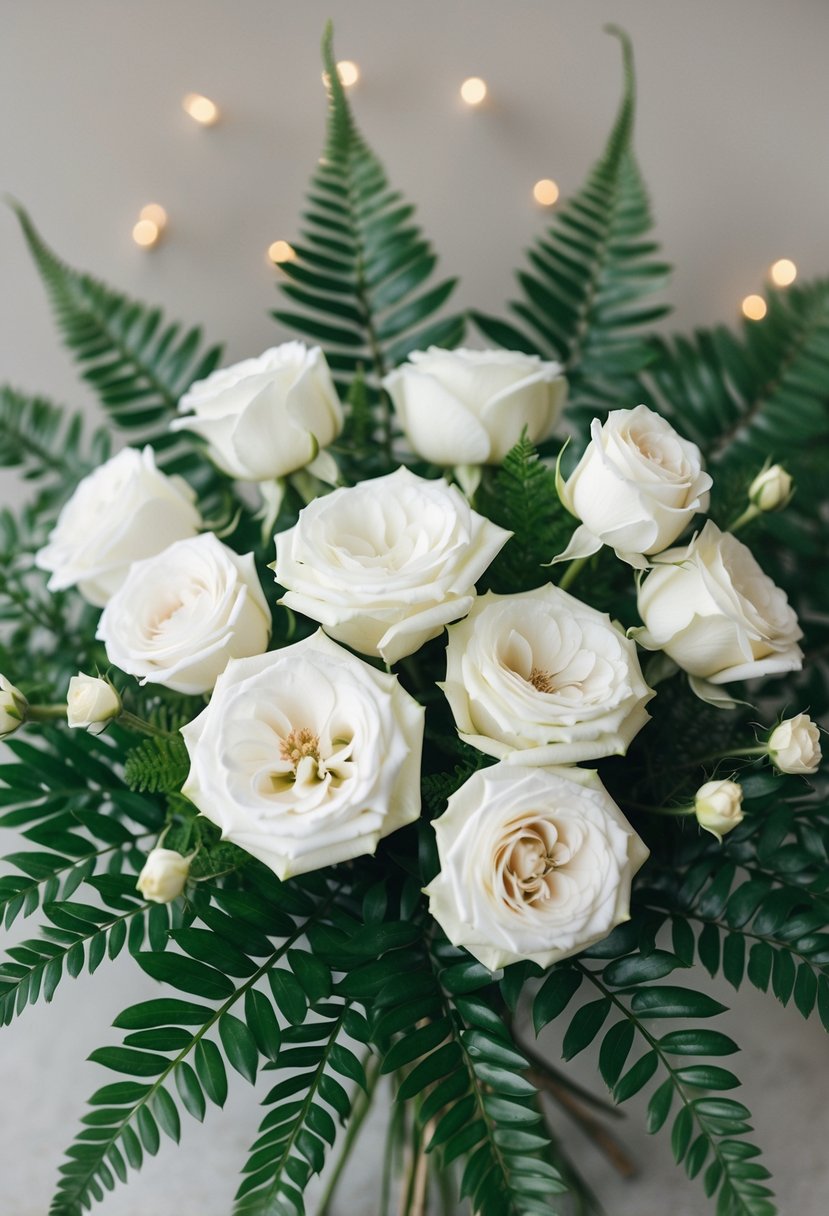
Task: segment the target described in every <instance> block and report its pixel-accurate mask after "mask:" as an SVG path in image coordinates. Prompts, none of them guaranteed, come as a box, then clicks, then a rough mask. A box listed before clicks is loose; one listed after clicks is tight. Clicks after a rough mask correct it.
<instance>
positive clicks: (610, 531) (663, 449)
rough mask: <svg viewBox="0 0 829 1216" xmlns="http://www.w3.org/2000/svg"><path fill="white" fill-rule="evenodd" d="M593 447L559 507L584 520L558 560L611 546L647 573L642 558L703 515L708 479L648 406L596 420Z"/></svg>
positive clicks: (563, 488)
mask: <svg viewBox="0 0 829 1216" xmlns="http://www.w3.org/2000/svg"><path fill="white" fill-rule="evenodd" d="M590 435H591V439H590V443H589V444H588V445H587V450H586V451H585V453H584V455H583V456H582V458H581V460H580V461H579V463H578V464H577V465H576V467H575V469H574V470H573V472H572V473H571V474H570V477H569V478H568V479H567V481H566V483H561V482H560V484H559V494H560V496H561V501H562V502H563V503H564V506H565V507H566V508H567V510H568V511H570V512H571V514H573V515H575V516H576V517H577V518H578V519H580V520H581V521H582V525H581V527H580V528H577V529H576V531H575V533H574V534H573V538H572V540H571V541H570V544H569V545H568V546H567V549H566V550H565V552H564V553H561V554H559V556H558V557H557V558H556V559H555V560H556V561H570V560H571V559H573V558H579V557H588V556H589V555H590V554H591V553H596V552H597V551H598V550H599V549H600V548H601V546H602V545H609V546H610V547H611V548H612V549H614V550H615V551H616V554H617V556H618V557H620V558H621V559H622V560H623V561H626V562H629V563H630V565H632V566H637V567H638V568H640V569H644V568H645V567H646V566H647V564H648V563H647V562H646V561H645V559H644V556H643V555H644V554H651V553H659V552H660V550H662V549H664V548H666V546H668V545H670V544H671V543H672V541H675V540H676V538H677V537H678V536H679V534H680V532H682V531H683V529H684V528H685V527H686V525H687V524H688V523H690V521H691V519H692V518H693V516H694V515H695V514H696V513H697V511H707V510H708V500H709V493H708V491H709V489H710V488H711V484H712V483H711V478H710V477H709V476H708V474H707V473H705V472H704V471H703V469H702V463H701V457H700V451H699V448H698V447H697V446H696V444H693V443H689V442H688V440H687V439H683V438H682V437H681V436H680V435H678V434H677V433H676V431H675V430H674V428H673V427H672V426H671V425H670V423H669V422H666V421H665V419H664V418H661V417H660V416H659V414H655V413H654V412H653V410H649V409H648V407H647V406H646V405H637V406H636V409H633V410H611V412H610V413H609V414H608V415H607V418H606V419H605V421H604V423H601V422H600V421H599V419H598V418H594V419H593V422H592V423H591V426H590Z"/></svg>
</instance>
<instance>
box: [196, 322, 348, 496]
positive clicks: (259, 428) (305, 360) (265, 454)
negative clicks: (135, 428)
mask: <svg viewBox="0 0 829 1216" xmlns="http://www.w3.org/2000/svg"><path fill="white" fill-rule="evenodd" d="M179 410H180V411H181V412H182V413H184V414H187V413H188V412H189V411H192V416H188V417H185V418H177V419H176V420H175V421H174V422H173V423H172V429H173V430H174V431H176V430H190V431H195V432H196V434H198V435H201V436H202V437H203V438H204V439H206V440H207V444H208V449H209V451H210V455H211V456H212V458H213V460H214V461H215V463H216V464H217V465H218V466H219V468H220V469H223V470H224V471H225V473H228V474H229V475H230V476H231V477H235V478H238V479H239V480H240V481H273V480H275V479H278V478H281V477H287V475H288V474H289V473H294V472H296V471H297V470H298V469H302V468H305V466H306V465H309V464H311V462H312V461H313V460H314V459H315V458H316V456H317V454H318V452H319V450H320V448H325V447H327V446H328V444H329V443H332V442H333V441H334V440H335V439H336V438H337V436H338V435H339V433H340V431H341V430H342V428H343V413H342V407H341V405H340V402H339V399H338V397H337V392H336V389H335V388H334V383H333V381H332V379H331V372H330V371H329V370H328V364H327V363H326V361H325V356H324V355H323V353H322V351H321V350H320V348H319V347H318V346H314V347H312V348H311V349H310V350H309V349H308V348H307V347H306V346H305V344H304V343H303V342H285V343H283V344H282V345H281V346H274V347H272V349H271V350H266V351H265V353H264V354H263V355H259V357H258V358H256V359H243V360H242V362H241V363H235V364H234V365H233V366H232V367H225V368H220V369H219V370H218V371H215V372H213V373H212V374H211V375H209V376H208V377H207V379H206V380H198V381H197V382H196V383H195V384H193V385H191V386H190V388H189V389H188V391H187V392H186V393H185V394H184V396H183V397H182V399H181V401H180V402H179Z"/></svg>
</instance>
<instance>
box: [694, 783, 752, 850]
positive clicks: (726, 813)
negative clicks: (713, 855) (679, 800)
mask: <svg viewBox="0 0 829 1216" xmlns="http://www.w3.org/2000/svg"><path fill="white" fill-rule="evenodd" d="M742 806H743V791H742V787H741V786H739V785H738V784H737V782H736V781H706V783H705V785H701V786H700V787H699V789H698V790H697V792H696V795H695V797H694V814H695V815H696V817H697V823H698V824H699V825H700V827H701V828H705V830H706V832H710V833H711V835H712V836H716V838H717V840H720V841H721V840H722V838H723V836H724V835H725V834H726V832H730V831H731V830H732V829H733V828H736V827H737V825H738V824H740V823H742V822H743V810H742Z"/></svg>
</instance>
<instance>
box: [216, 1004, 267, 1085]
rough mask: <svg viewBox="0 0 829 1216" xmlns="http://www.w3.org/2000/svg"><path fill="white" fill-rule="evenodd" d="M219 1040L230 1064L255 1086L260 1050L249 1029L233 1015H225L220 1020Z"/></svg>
mask: <svg viewBox="0 0 829 1216" xmlns="http://www.w3.org/2000/svg"><path fill="white" fill-rule="evenodd" d="M219 1038H220V1039H221V1040H222V1046H223V1047H224V1049H225V1055H226V1056H227V1058H228V1060H229V1061H230V1063H231V1064H232V1065H233V1067H234V1068H235V1069H236V1071H237V1072H238V1073H241V1075H242V1076H243V1077H244V1078H245V1080H246V1081H250V1083H251V1085H253V1083H254V1081H255V1080H256V1069H257V1066H258V1063H259V1050H258V1048H257V1046H256V1040H255V1038H254V1037H253V1035H252V1033H251V1032H250V1030H249V1029H248V1027H247V1026H246V1025H245V1023H244V1022H243V1021H242V1020H241V1019H240V1018H237V1017H235V1016H234V1015H233V1014H232V1013H224V1014H222V1016H221V1018H220V1019H219Z"/></svg>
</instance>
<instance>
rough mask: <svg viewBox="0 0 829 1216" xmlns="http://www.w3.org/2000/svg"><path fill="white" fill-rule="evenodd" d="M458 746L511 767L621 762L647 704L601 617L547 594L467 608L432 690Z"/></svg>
mask: <svg viewBox="0 0 829 1216" xmlns="http://www.w3.org/2000/svg"><path fill="white" fill-rule="evenodd" d="M442 688H443V691H444V692H445V694H446V697H447V700H448V701H449V704H450V706H451V708H452V713H453V714H454V717H455V723H456V724H457V727H458V731H459V733H460V736H461V738H462V739H463V740H464V741H465V742H466V743H470V744H471V745H472V746H473V747H477V748H479V749H480V750H481V751H484V752H487V753H488V755H490V756H496V757H498V758H499V759H503V760H508V761H510V762H514V763H516V764H524V765H536V764H541V765H545V764H576V763H578V762H579V761H580V760H596V759H598V758H599V757H600V756H611V755H624V753H625V752H626V751H627V747H628V744H629V743H630V741H631V739H633V737H634V735H636V734H637V733H638V732H639V731H640V730H641V729H642V727H643V726H644V725H645V723H646V722H647V721H648V719H649V717H650V715H649V714H648V713H647V711H646V710H645V705H646V704H647V702H648V701H649V700H650V699H651V697H652V696H654V693H653V691H652V690H651V689H650V688H648V686H647V684H646V683H645V681H644V679H643V677H642V671H641V669H640V667H639V660H638V658H637V655H636V646H635V645H634V643H633V642H631V641H630V640H629V639H628V638H626V637H625V636H624V634H623V633H622V632H621V631H620V630H619V629H617V628H616V627H615V626H614V625H613V623H612V621H611V620H610V617H609V616H607V614H606V613H604V612H597V611H596V609H595V608H590V607H588V605H587V604H583V603H581V601H580V600H577V599H574V597H573V596H572V595H568V594H567V592H566V591H561V590H560V589H559V588H558V587H554V586H552V585H550V586H547V587H539V588H538V589H537V590H536V591H528V592H524V593H522V594H520V595H494V594H492V593H491V592H490V593H488V594H487V595H484V596H482V597H481V598H480V599H477V600H476V601H475V603H474V605H473V607H472V610H471V611H470V613H469V616H468V617H467V618H466V619H465V620H463V621H460V622H459V623H458V624H457V625H452V626H450V628H449V645H448V647H447V651H446V683H445V684H443V685H442Z"/></svg>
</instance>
